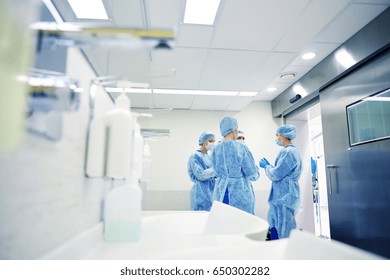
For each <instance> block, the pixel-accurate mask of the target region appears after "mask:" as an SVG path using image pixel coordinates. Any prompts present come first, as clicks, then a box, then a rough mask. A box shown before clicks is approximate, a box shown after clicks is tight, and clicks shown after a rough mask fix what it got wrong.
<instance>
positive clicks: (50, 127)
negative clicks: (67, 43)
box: [26, 69, 82, 140]
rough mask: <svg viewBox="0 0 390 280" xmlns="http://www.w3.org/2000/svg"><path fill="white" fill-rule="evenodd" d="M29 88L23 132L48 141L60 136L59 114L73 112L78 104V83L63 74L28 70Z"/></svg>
mask: <svg viewBox="0 0 390 280" xmlns="http://www.w3.org/2000/svg"><path fill="white" fill-rule="evenodd" d="M26 80H27V82H28V85H29V95H28V108H27V117H28V118H27V122H26V126H27V130H28V131H30V132H33V133H37V134H39V135H42V136H44V137H46V138H48V139H50V140H59V139H61V137H62V114H63V112H65V111H68V112H69V111H76V110H78V108H79V104H80V92H81V91H82V89H80V88H79V86H78V81H76V80H73V79H71V78H69V77H67V76H65V74H63V73H58V72H53V71H46V70H39V69H32V70H31V71H30V77H28V78H26Z"/></svg>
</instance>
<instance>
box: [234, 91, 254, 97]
mask: <svg viewBox="0 0 390 280" xmlns="http://www.w3.org/2000/svg"><path fill="white" fill-rule="evenodd" d="M256 95H257V92H256V91H240V93H239V94H238V96H250V97H252V96H256Z"/></svg>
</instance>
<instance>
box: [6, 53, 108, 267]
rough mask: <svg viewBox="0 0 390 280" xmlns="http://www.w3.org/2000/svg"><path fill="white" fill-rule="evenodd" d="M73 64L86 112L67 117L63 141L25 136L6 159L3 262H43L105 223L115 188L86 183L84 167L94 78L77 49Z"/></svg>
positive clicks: (71, 58)
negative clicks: (106, 199)
mask: <svg viewBox="0 0 390 280" xmlns="http://www.w3.org/2000/svg"><path fill="white" fill-rule="evenodd" d="M68 61H69V62H68V65H67V66H68V75H69V76H71V77H74V78H77V79H78V80H79V81H80V83H81V87H82V88H83V89H84V93H83V94H82V99H81V104H80V105H81V106H80V109H79V110H78V111H76V112H64V114H63V116H64V119H63V136H62V139H61V140H59V141H56V142H53V141H50V140H47V139H46V138H44V137H42V136H38V135H35V134H30V133H25V135H24V139H23V141H22V143H21V144H20V145H19V147H18V148H17V149H16V150H15V151H14V152H12V153H9V154H0V259H34V258H38V257H39V256H41V255H42V254H44V253H46V252H47V251H49V250H51V249H53V248H55V247H57V246H59V245H60V244H62V243H63V242H65V241H67V240H69V239H70V238H72V237H74V236H75V235H77V234H79V233H81V232H82V231H84V230H86V229H88V228H90V227H92V226H93V225H95V224H96V223H98V222H99V220H100V208H101V200H102V197H103V196H104V194H105V192H106V189H107V188H109V187H110V184H109V182H104V181H103V180H99V181H93V180H86V179H85V178H84V168H83V166H84V150H85V149H84V148H85V140H86V139H85V136H86V126H87V120H88V109H87V108H88V87H89V82H90V80H91V79H92V78H93V77H94V73H93V72H92V71H91V69H90V68H89V66H88V65H87V64H86V63H85V61H84V59H83V58H82V57H81V55H80V53H79V52H78V51H77V50H73V49H70V50H69V53H68ZM107 185H108V186H107Z"/></svg>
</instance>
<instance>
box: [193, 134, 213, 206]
mask: <svg viewBox="0 0 390 280" xmlns="http://www.w3.org/2000/svg"><path fill="white" fill-rule="evenodd" d="M198 144H199V149H198V150H196V151H195V152H194V153H193V154H192V155H191V156H190V158H189V160H188V163H187V171H188V176H189V177H190V179H191V181H192V182H193V183H194V184H193V186H192V188H191V191H190V208H191V210H195V211H201V210H204V211H209V210H210V208H211V205H212V201H213V200H212V197H213V191H214V184H215V172H214V169H213V168H212V167H211V160H210V152H211V151H212V149H213V148H214V145H215V135H214V133H212V132H210V131H205V132H203V133H202V134H201V135H200V136H199V140H198Z"/></svg>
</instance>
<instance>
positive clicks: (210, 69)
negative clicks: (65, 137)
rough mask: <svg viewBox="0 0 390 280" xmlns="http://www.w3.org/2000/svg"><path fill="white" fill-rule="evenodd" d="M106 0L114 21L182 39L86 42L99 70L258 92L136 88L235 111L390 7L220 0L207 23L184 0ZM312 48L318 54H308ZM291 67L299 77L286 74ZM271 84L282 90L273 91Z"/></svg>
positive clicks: (167, 103)
mask: <svg viewBox="0 0 390 280" xmlns="http://www.w3.org/2000/svg"><path fill="white" fill-rule="evenodd" d="M52 2H53V3H54V4H55V5H56V6H57V9H58V10H59V12H60V14H61V15H62V17H63V19H64V21H74V15H73V14H72V13H71V12H70V10H69V9H70V8H69V7H68V6H67V5H66V4H64V3H63V2H65V1H60V0H57V1H54V0H52ZM59 2H62V3H59ZM104 2H105V5H106V7H107V8H108V9H109V11H108V12H109V15H110V16H111V17H112V22H113V24H115V25H117V26H121V27H124V26H125V27H132V28H172V27H174V28H175V30H176V39H175V47H174V48H173V49H172V50H170V51H168V50H146V49H138V50H136V49H118V48H111V49H109V48H94V49H91V48H85V49H84V51H85V53H86V54H87V56H88V58H89V61H90V62H91V64H92V65H93V67H94V69H95V71H96V72H97V74H98V75H99V76H107V75H109V76H111V75H113V76H126V77H129V78H130V79H131V80H132V81H134V82H148V83H149V84H150V85H151V87H152V88H164V89H199V90H232V91H254V92H258V93H257V95H256V96H255V97H242V96H233V97H231V96H193V95H185V96H183V95H182V96H180V95H174V94H164V95H163V94H130V98H131V101H132V106H133V107H138V108H146V109H187V110H228V111H240V110H241V109H243V108H244V107H245V106H247V105H248V104H249V103H250V102H252V101H263V100H269V101H270V100H272V99H274V98H275V97H276V96H277V95H279V94H280V93H282V92H283V91H284V90H285V89H287V88H288V87H289V86H291V85H292V84H293V83H294V82H295V81H297V80H298V79H299V78H300V77H302V76H303V75H304V74H305V73H307V72H308V71H309V70H310V69H311V68H312V67H314V66H315V65H316V64H318V63H319V62H320V61H321V60H322V59H324V58H325V57H326V56H327V55H329V54H330V53H331V52H332V51H334V50H335V49H336V48H337V47H338V46H340V45H341V44H342V43H344V42H345V41H346V40H348V39H349V38H350V37H351V36H352V35H354V34H355V33H356V32H357V31H359V30H360V29H361V28H362V27H364V26H365V25H366V24H367V23H369V22H370V21H371V20H372V19H374V18H375V17H376V16H378V15H379V14H380V13H381V12H383V11H384V10H385V9H386V8H387V7H389V6H390V0H272V1H271V0H221V4H220V7H219V10H218V13H217V17H216V20H215V25H214V26H204V25H185V24H182V23H181V21H182V18H183V13H184V7H185V0H104ZM306 51H314V52H316V53H317V56H316V57H315V58H314V59H313V60H311V61H304V60H302V59H301V58H300V56H301V54H302V53H304V52H306ZM172 69H175V72H174V75H173V72H172V71H171V70H172ZM285 72H294V73H296V77H295V78H294V79H293V80H291V81H282V80H281V79H280V75H281V74H282V73H285ZM270 86H274V87H277V88H278V90H277V91H276V92H273V93H268V92H267V91H266V89H267V88H268V87H270Z"/></svg>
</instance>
